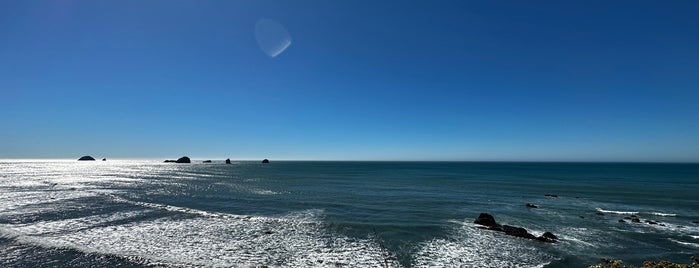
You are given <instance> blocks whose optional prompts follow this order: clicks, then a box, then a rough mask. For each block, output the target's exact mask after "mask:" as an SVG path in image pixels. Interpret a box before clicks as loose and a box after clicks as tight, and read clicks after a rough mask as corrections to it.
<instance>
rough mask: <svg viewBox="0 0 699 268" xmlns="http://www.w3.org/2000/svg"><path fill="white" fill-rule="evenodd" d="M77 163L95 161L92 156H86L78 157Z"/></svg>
mask: <svg viewBox="0 0 699 268" xmlns="http://www.w3.org/2000/svg"><path fill="white" fill-rule="evenodd" d="M78 161H95V158H94V157H92V156H89V155H86V156H83V157H80V158H79V159H78Z"/></svg>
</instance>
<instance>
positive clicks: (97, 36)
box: [0, 0, 699, 162]
mask: <svg viewBox="0 0 699 268" xmlns="http://www.w3.org/2000/svg"><path fill="white" fill-rule="evenodd" d="M698 12H699V2H698V1H681V0H678V1H606V0H603V1H588V0H585V1H499V0H494V1H485V0H484V1H447V0H445V1H365V0H351V1H341V0H337V1H311V0H309V1H286V0H282V1H264V0H263V1H252V0H251V1H181V0H168V1H161V0H152V1H140V0H124V1H70V0H61V1H49V0H47V1H20V0H8V1H0V158H76V159H77V158H78V157H80V156H82V155H86V154H89V155H93V156H95V157H97V158H102V157H107V158H176V157H179V156H182V155H188V156H190V157H193V158H197V159H202V158H214V159H218V158H222V159H225V158H231V159H260V158H269V159H298V160H438V161H442V160H453V161H644V162H645V161H652V162H655V161H660V162H699V19H697V18H696V14H697V13H698ZM275 38H276V39H275ZM270 40H271V41H270ZM275 40H276V41H275ZM270 42H272V43H271V44H270ZM274 42H277V43H274Z"/></svg>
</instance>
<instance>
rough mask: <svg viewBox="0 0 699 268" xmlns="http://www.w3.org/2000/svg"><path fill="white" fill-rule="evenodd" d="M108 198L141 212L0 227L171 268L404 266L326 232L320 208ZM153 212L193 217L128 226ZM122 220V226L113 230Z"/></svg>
mask: <svg viewBox="0 0 699 268" xmlns="http://www.w3.org/2000/svg"><path fill="white" fill-rule="evenodd" d="M110 197H111V198H112V199H113V200H114V201H116V202H123V203H128V204H132V205H135V206H138V207H140V208H135V209H133V210H130V211H125V212H118V213H110V214H101V215H92V216H87V217H80V218H70V219H61V220H55V221H37V222H31V223H26V224H0V235H2V236H3V237H9V238H12V239H14V240H15V241H17V242H19V243H23V244H33V245H40V246H44V247H49V248H70V249H76V250H80V251H82V252H85V253H96V254H113V255H117V256H123V257H138V258H143V259H146V260H147V261H148V262H150V263H161V264H162V263H164V264H166V265H167V266H171V265H174V266H182V265H184V266H206V267H231V266H234V267H240V266H260V265H269V266H287V267H310V266H362V267H364V266H368V267H378V266H384V262H385V261H387V262H388V264H389V265H390V266H392V267H395V266H399V264H398V263H397V262H396V261H395V260H394V259H389V260H385V257H384V254H383V252H382V248H381V247H380V245H378V243H377V242H376V240H374V239H372V238H371V237H368V236H367V237H366V238H350V237H346V236H343V235H337V234H333V233H329V232H327V231H326V230H325V229H324V228H323V224H322V223H321V221H319V219H320V218H322V217H323V211H322V210H304V211H297V212H293V213H289V214H288V215H286V216H283V217H262V216H248V215H235V214H227V213H217V212H207V211H203V210H197V209H191V208H185V207H178V206H172V205H165V204H156V203H148V202H138V201H131V200H128V199H125V198H121V197H117V196H113V195H110ZM54 209H60V208H59V207H56V208H54ZM154 210H166V211H170V212H176V213H183V214H188V215H192V216H194V217H193V218H185V219H180V218H178V217H162V218H156V219H152V220H148V221H133V220H129V219H130V218H134V217H138V216H140V215H143V214H145V213H148V212H152V211H154ZM120 220H121V221H123V223H121V222H120V224H115V222H116V221H120Z"/></svg>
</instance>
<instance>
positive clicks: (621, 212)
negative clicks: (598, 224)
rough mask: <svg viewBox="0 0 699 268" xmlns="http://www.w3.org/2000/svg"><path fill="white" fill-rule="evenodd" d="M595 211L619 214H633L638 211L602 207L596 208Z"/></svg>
mask: <svg viewBox="0 0 699 268" xmlns="http://www.w3.org/2000/svg"><path fill="white" fill-rule="evenodd" d="M597 211H599V212H602V213H608V214H620V215H634V214H638V211H616V210H604V209H601V208H597Z"/></svg>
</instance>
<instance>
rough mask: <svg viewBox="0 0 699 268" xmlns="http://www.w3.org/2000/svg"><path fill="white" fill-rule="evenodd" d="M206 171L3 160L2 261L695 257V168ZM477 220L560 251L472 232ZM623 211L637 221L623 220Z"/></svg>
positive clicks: (314, 165) (551, 261)
mask: <svg viewBox="0 0 699 268" xmlns="http://www.w3.org/2000/svg"><path fill="white" fill-rule="evenodd" d="M197 162H199V163H197V164H165V163H160V161H125V160H114V161H112V160H110V161H107V162H101V161H96V162H77V161H74V160H62V161H61V160H51V161H48V160H46V161H40V160H30V161H23V160H2V161H0V266H2V267H32V266H44V267H94V266H109V267H114V266H122V267H142V266H174V267H191V266H207V267H230V266H261V265H268V266H285V267H309V266H352V267H353V266H370V267H385V266H391V267H395V266H400V267H428V266H429V267H432V266H448V267H455V266H459V267H542V266H545V267H587V266H588V265H591V264H594V263H595V262H596V261H597V259H599V258H600V257H614V258H621V259H624V260H625V261H626V262H627V263H640V262H641V261H642V260H643V259H648V258H653V259H660V258H662V259H670V260H675V261H680V262H688V261H689V256H690V255H699V224H695V223H693V221H699V194H697V191H698V190H699V165H697V164H571V163H477V162H274V161H273V162H272V163H271V164H267V165H263V164H260V163H258V162H234V163H233V164H231V165H226V164H223V163H222V162H216V161H214V163H211V164H200V162H201V161H197ZM545 194H557V195H558V196H559V197H558V198H551V197H546V196H544V195H545ZM525 203H534V204H537V205H540V208H538V209H529V208H526V207H525V206H524V204H525ZM481 212H488V213H491V214H493V215H494V216H495V218H496V220H497V221H498V222H500V223H503V224H510V225H516V226H521V227H524V228H527V229H528V230H529V231H530V232H531V233H534V234H537V235H538V234H541V233H543V232H544V231H551V232H553V233H554V234H556V235H558V236H559V237H560V242H558V243H555V244H545V243H540V242H537V241H533V240H525V239H521V238H516V237H510V236H506V235H503V234H501V233H496V232H492V231H487V230H481V229H478V228H476V226H475V225H474V224H473V223H472V222H473V220H474V219H475V218H476V217H477V216H478V214H479V213H481ZM597 212H602V214H604V215H598V214H597ZM628 214H636V215H638V217H639V218H640V219H641V220H642V223H630V222H627V223H619V222H618V220H619V219H621V218H623V217H625V216H628ZM646 220H652V221H657V222H659V223H661V224H662V225H664V226H661V224H656V225H651V224H648V223H645V221H646Z"/></svg>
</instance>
